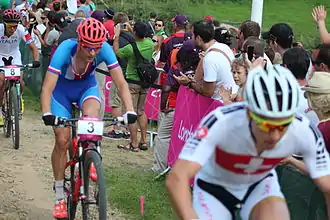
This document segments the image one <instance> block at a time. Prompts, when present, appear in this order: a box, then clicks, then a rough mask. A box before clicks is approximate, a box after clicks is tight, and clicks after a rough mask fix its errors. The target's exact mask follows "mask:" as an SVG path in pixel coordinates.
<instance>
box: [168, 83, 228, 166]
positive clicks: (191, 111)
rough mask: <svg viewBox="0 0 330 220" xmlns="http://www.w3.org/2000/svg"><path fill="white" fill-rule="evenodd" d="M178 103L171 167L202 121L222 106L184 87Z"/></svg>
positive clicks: (169, 159) (181, 87)
mask: <svg viewBox="0 0 330 220" xmlns="http://www.w3.org/2000/svg"><path fill="white" fill-rule="evenodd" d="M176 103H177V106H176V109H175V113H174V122H173V129H172V134H171V142H170V147H169V149H168V165H169V166H170V167H172V166H173V165H174V163H175V161H176V160H177V158H178V156H179V154H180V152H181V150H182V147H183V145H184V143H185V142H186V140H187V139H188V138H189V137H190V136H192V135H193V134H194V131H195V129H196V127H197V126H198V124H199V122H200V120H201V119H202V118H203V117H204V116H205V115H206V114H208V113H209V112H210V111H212V110H213V109H215V108H217V107H219V106H221V105H222V103H221V102H220V101H217V100H214V99H211V98H208V97H205V96H201V95H199V94H197V93H196V92H195V91H193V90H192V89H188V88H186V87H184V86H180V89H179V93H178V97H177V99H176ZM179 103H180V104H179Z"/></svg>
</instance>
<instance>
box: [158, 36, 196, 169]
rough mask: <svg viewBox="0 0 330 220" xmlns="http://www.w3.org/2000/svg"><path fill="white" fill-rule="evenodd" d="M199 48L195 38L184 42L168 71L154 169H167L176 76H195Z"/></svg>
mask: <svg viewBox="0 0 330 220" xmlns="http://www.w3.org/2000/svg"><path fill="white" fill-rule="evenodd" d="M198 52H199V50H198V49H197V48H196V46H195V43H194V41H193V40H188V41H185V42H184V43H183V46H182V47H181V48H180V49H179V51H178V52H177V54H176V61H175V62H174V64H173V65H172V66H171V68H170V70H169V71H168V73H167V78H166V79H164V81H165V82H164V85H163V89H162V95H161V112H160V114H159V120H158V123H159V124H158V130H157V132H158V135H157V136H156V139H157V141H155V145H154V163H153V167H152V171H154V172H164V171H167V170H168V169H167V152H168V148H169V145H170V138H171V131H172V128H173V118H174V111H175V107H176V96H177V93H178V89H179V86H180V85H179V84H178V82H177V81H176V79H175V78H174V77H175V76H181V74H185V75H188V76H191V77H193V76H194V74H195V70H196V68H197V65H198V63H199V60H200V58H199V53H198Z"/></svg>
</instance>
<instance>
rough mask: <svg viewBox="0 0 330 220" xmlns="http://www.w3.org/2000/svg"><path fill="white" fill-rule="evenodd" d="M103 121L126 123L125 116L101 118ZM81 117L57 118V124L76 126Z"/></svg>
mask: <svg viewBox="0 0 330 220" xmlns="http://www.w3.org/2000/svg"><path fill="white" fill-rule="evenodd" d="M100 119H101V120H102V121H104V122H105V121H111V122H112V123H113V125H115V124H118V123H124V118H123V117H112V118H100ZM79 120H80V119H79V118H72V119H67V118H58V119H57V125H64V126H65V127H75V126H76V122H77V121H79Z"/></svg>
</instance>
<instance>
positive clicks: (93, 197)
mask: <svg viewBox="0 0 330 220" xmlns="http://www.w3.org/2000/svg"><path fill="white" fill-rule="evenodd" d="M91 164H93V165H94V167H95V169H96V174H97V179H96V180H95V179H94V180H92V179H91V178H90V170H91ZM83 175H84V191H85V195H86V199H85V200H83V201H82V214H83V220H87V219H99V220H105V219H107V198H106V186H105V178H104V170H103V167H102V161H101V157H100V155H99V154H98V152H97V151H94V150H89V151H87V152H86V153H85V157H84V174H83ZM91 183H92V184H95V185H96V186H95V187H91V186H90V185H92V184H91ZM93 189H94V190H93ZM93 205H96V210H97V211H96V212H90V210H89V208H90V206H93Z"/></svg>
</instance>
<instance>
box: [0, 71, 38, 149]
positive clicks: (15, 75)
mask: <svg viewBox="0 0 330 220" xmlns="http://www.w3.org/2000/svg"><path fill="white" fill-rule="evenodd" d="M28 68H33V64H26V65H5V66H0V71H1V72H3V73H4V75H5V89H4V98H3V105H2V115H3V117H4V126H3V132H4V134H5V136H6V137H7V138H8V137H10V136H11V137H12V140H13V146H14V148H15V149H18V148H19V141H20V139H19V120H20V118H21V107H22V106H21V84H20V79H21V71H22V70H25V69H28Z"/></svg>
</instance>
